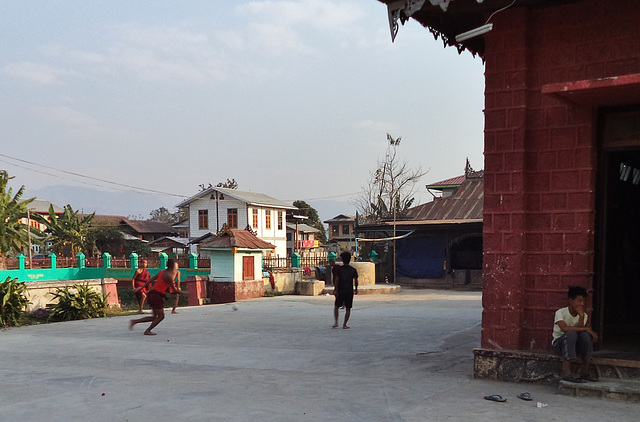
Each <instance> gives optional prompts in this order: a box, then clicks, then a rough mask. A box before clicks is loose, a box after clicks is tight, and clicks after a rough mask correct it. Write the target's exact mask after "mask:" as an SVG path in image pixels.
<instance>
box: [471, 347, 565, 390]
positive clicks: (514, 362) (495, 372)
mask: <svg viewBox="0 0 640 422" xmlns="http://www.w3.org/2000/svg"><path fill="white" fill-rule="evenodd" d="M473 355H474V359H473V376H474V377H475V378H483V379H492V380H499V381H509V382H520V381H529V382H538V381H549V380H553V379H556V378H557V377H558V376H559V374H560V369H561V368H562V362H561V360H560V357H559V356H556V355H552V354H547V353H533V352H520V351H498V350H485V349H475V350H474V351H473Z"/></svg>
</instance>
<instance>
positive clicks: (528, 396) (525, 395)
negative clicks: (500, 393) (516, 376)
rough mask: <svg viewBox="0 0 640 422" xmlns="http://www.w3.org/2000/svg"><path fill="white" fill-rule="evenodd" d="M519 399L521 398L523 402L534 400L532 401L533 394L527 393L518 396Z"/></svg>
mask: <svg viewBox="0 0 640 422" xmlns="http://www.w3.org/2000/svg"><path fill="white" fill-rule="evenodd" d="M518 398H519V399H522V400H524V401H531V400H532V399H531V394H529V393H526V392H525V393H520V394H518Z"/></svg>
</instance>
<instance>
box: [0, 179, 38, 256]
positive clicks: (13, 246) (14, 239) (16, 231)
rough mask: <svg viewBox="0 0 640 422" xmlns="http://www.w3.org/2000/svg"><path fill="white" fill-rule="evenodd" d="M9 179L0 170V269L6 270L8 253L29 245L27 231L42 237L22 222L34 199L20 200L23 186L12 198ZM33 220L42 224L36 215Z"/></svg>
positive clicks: (16, 251)
mask: <svg viewBox="0 0 640 422" xmlns="http://www.w3.org/2000/svg"><path fill="white" fill-rule="evenodd" d="M11 179H13V177H9V174H8V173H7V172H6V171H5V170H0V222H1V223H2V224H0V269H6V262H5V259H6V257H7V255H8V254H9V253H14V254H17V253H19V252H21V251H22V250H24V248H26V247H27V246H28V245H29V231H31V233H32V234H34V235H35V236H39V237H40V236H42V233H41V232H40V231H39V230H37V229H36V228H35V227H28V226H27V224H25V223H24V222H23V219H26V218H27V205H28V204H29V203H30V202H31V201H33V200H34V199H35V198H30V199H26V200H21V198H22V194H23V193H24V186H21V187H20V189H18V191H17V192H16V194H15V195H13V196H12V194H13V190H12V189H11V188H10V187H8V184H9V180H11ZM33 219H34V220H38V221H40V222H44V219H42V218H41V217H40V216H39V215H37V214H36V215H34V216H33Z"/></svg>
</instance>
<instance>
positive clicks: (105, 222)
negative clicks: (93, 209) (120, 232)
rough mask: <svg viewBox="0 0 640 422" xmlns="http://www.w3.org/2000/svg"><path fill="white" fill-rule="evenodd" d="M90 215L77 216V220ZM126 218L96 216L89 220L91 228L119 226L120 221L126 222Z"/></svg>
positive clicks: (119, 216) (120, 216)
mask: <svg viewBox="0 0 640 422" xmlns="http://www.w3.org/2000/svg"><path fill="white" fill-rule="evenodd" d="M88 215H91V214H78V218H80V219H83V218H85V217H86V216H88ZM126 219H127V217H125V216H123V215H102V214H96V215H95V216H94V217H93V220H91V225H92V226H119V225H120V222H121V221H122V220H126Z"/></svg>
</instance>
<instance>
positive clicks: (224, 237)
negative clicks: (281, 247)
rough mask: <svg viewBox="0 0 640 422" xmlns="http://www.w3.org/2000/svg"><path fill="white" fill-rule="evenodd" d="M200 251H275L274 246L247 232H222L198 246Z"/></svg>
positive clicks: (228, 230)
mask: <svg viewBox="0 0 640 422" xmlns="http://www.w3.org/2000/svg"><path fill="white" fill-rule="evenodd" d="M200 248H202V249H230V248H242V249H275V248H276V247H275V245H272V244H271V243H269V242H265V241H264V240H261V239H258V237H256V236H255V235H254V234H252V233H250V232H248V231H247V230H230V229H227V230H223V231H222V233H220V234H219V235H214V236H212V237H211V240H209V241H207V242H205V243H203V244H201V245H200Z"/></svg>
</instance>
